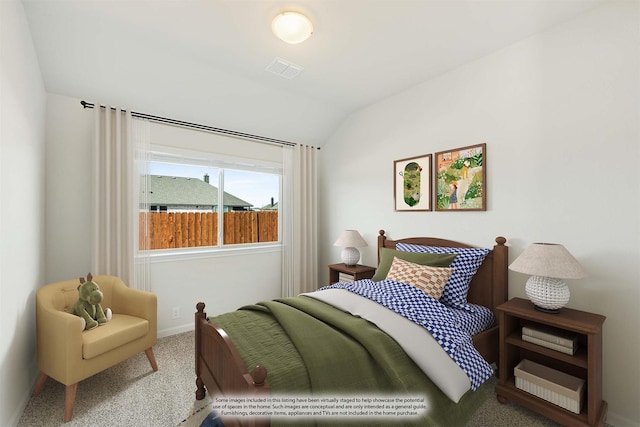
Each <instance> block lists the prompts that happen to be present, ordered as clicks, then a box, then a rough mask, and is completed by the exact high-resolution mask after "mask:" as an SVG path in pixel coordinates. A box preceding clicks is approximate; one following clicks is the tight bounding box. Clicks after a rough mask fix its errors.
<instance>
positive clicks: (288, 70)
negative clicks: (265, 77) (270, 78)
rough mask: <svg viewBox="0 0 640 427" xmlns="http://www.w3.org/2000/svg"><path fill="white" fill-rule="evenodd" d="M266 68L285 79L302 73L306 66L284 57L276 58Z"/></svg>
mask: <svg viewBox="0 0 640 427" xmlns="http://www.w3.org/2000/svg"><path fill="white" fill-rule="evenodd" d="M266 70H267V71H269V72H271V73H273V74H277V75H279V76H280V77H284V78H285V79H292V78H294V77H295V76H297V75H298V74H300V72H302V70H304V68H302V67H301V66H299V65H296V64H294V63H292V62H289V61H285V60H284V59H282V58H275V59H274V60H273V61H271V64H269V66H268V67H267V68H266Z"/></svg>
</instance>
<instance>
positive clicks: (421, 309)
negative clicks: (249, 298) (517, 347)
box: [320, 279, 495, 390]
mask: <svg viewBox="0 0 640 427" xmlns="http://www.w3.org/2000/svg"><path fill="white" fill-rule="evenodd" d="M324 289H346V290H348V291H350V292H353V293H355V294H357V295H360V296H363V297H365V298H368V299H370V300H372V301H375V302H377V303H378V304H381V305H383V306H385V307H387V308H388V309H390V310H393V311H394V312H396V313H398V314H400V315H401V316H403V317H405V318H407V319H409V320H411V321H412V322H414V323H416V324H418V325H420V326H422V327H424V328H425V329H427V330H428V331H429V333H431V335H432V336H433V338H434V339H435V340H436V341H437V342H438V344H439V345H440V346H441V347H442V349H443V350H444V351H445V352H446V353H447V354H448V355H449V356H450V357H451V358H452V359H453V360H454V361H455V362H456V364H457V365H458V366H459V367H460V368H461V369H462V370H463V371H464V373H465V374H466V375H467V377H468V378H469V381H470V382H471V388H472V389H473V390H476V389H477V388H478V387H479V386H480V385H481V384H482V383H483V382H485V381H486V380H487V379H489V377H491V375H492V374H493V368H492V367H491V365H489V364H488V363H487V362H486V361H485V360H484V359H483V358H482V356H481V355H480V353H478V351H477V350H476V349H475V347H474V346H473V343H472V340H471V335H473V334H475V333H477V332H478V331H479V330H484V329H486V328H485V327H484V324H485V323H486V324H491V325H492V324H495V318H494V317H493V313H491V311H490V310H489V314H491V315H490V316H488V315H487V313H486V310H488V309H486V310H484V307H482V309H481V310H480V312H482V313H484V315H481V316H478V315H477V314H476V313H471V312H469V311H468V310H455V309H450V308H448V307H446V306H445V305H443V304H441V303H440V302H439V301H437V300H435V299H433V298H432V297H430V296H429V295H427V294H425V293H424V292H423V291H422V290H420V289H418V288H416V287H415V286H412V285H408V284H405V283H401V282H396V281H393V280H383V281H380V282H373V281H371V280H369V279H364V280H358V281H355V282H350V283H347V282H338V283H335V284H333V285H330V286H326V287H324V288H322V289H320V290H324ZM477 307H480V306H477Z"/></svg>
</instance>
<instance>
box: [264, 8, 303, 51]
mask: <svg viewBox="0 0 640 427" xmlns="http://www.w3.org/2000/svg"><path fill="white" fill-rule="evenodd" d="M271 30H272V31H273V34H275V35H276V36H277V37H278V38H279V39H281V40H283V41H285V42H287V43H291V44H296V43H301V42H303V41H305V40H306V39H308V38H309V37H310V36H311V34H313V24H312V23H311V21H310V20H309V18H307V17H306V16H304V15H303V14H301V13H298V12H282V13H281V14H279V15H278V16H276V17H275V18H273V22H272V23H271Z"/></svg>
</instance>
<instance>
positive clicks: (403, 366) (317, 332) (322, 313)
mask: <svg viewBox="0 0 640 427" xmlns="http://www.w3.org/2000/svg"><path fill="white" fill-rule="evenodd" d="M210 321H212V322H214V323H216V324H218V325H220V326H221V327H222V328H223V329H224V330H225V331H226V332H227V333H228V334H229V336H230V337H231V338H232V339H233V342H234V344H235V345H236V347H237V349H238V351H239V353H240V355H241V356H242V358H243V360H244V361H245V364H246V366H247V367H248V368H252V367H253V366H255V365H258V364H260V365H263V366H265V367H266V368H267V372H268V375H267V381H268V383H269V384H270V386H271V390H272V395H277V394H286V395H289V396H291V395H310V394H315V395H322V394H333V395H336V396H338V397H340V396H343V395H352V394H372V393H375V394H384V395H389V394H393V395H401V394H407V395H411V396H417V395H419V396H425V398H426V402H427V405H428V406H429V408H430V409H429V410H427V411H426V412H425V416H424V417H422V418H421V419H407V418H404V419H398V421H396V420H390V419H384V420H382V419H376V418H373V419H369V420H366V421H362V420H361V421H358V422H350V423H345V422H342V421H341V422H339V423H336V422H335V421H333V425H359V424H360V425H366V426H372V425H385V426H386V425H419V426H427V425H434V426H435V425H437V426H459V425H464V424H465V423H466V422H467V421H468V419H469V417H470V416H471V415H472V414H473V412H474V411H475V410H476V409H477V407H478V406H479V405H480V404H481V403H482V401H483V400H484V398H485V397H486V392H485V391H484V388H480V389H478V390H477V391H476V392H467V394H465V396H463V398H462V399H461V400H460V402H459V403H458V404H455V403H453V402H452V401H451V400H449V399H448V398H447V397H446V396H445V395H444V394H443V393H442V392H441V391H440V390H439V389H438V388H437V387H436V386H435V385H434V384H433V383H432V382H431V381H430V380H429V379H428V378H427V377H426V376H425V375H424V373H423V372H422V370H420V368H418V367H417V366H416V365H415V363H414V362H413V361H412V360H411V359H410V358H409V357H408V356H407V355H406V354H405V352H404V351H403V350H402V348H401V347H400V346H399V345H398V344H397V343H396V341H395V340H393V339H392V338H391V337H389V336H388V335H387V334H386V333H384V332H382V331H381V330H380V329H378V328H377V327H376V326H375V325H373V324H372V323H370V322H368V321H367V320H364V319H362V318H360V317H355V316H352V315H350V314H348V313H345V312H343V311H341V310H338V309H336V308H334V307H332V306H330V305H328V304H325V303H324V302H321V301H318V300H315V299H313V298H309V297H305V296H299V297H294V298H285V299H279V300H275V301H267V302H261V303H258V304H256V305H251V306H246V307H242V308H241V309H240V310H238V311H235V312H232V313H227V314H223V315H220V316H217V317H213V318H211V319H210ZM287 421H291V420H286V419H278V418H273V419H272V425H279V424H285V425H286V424H287ZM302 421H303V420H301V419H297V420H295V422H293V423H292V424H293V425H297V426H300V425H303V424H304V423H306V425H332V423H331V422H329V421H328V419H326V418H325V419H323V418H318V419H316V420H315V423H314V422H307V421H308V420H306V421H304V423H303V422H302ZM376 423H377V424H376ZM289 425H291V424H289Z"/></svg>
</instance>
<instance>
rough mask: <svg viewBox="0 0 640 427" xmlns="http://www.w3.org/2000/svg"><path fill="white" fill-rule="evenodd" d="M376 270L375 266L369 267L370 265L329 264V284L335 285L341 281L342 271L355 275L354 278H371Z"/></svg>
mask: <svg viewBox="0 0 640 427" xmlns="http://www.w3.org/2000/svg"><path fill="white" fill-rule="evenodd" d="M375 272H376V268H375V267H369V266H368V265H361V264H357V265H352V266H347V265H345V264H344V263H340V264H330V265H329V284H330V285H333V284H334V283H336V282H339V281H340V279H339V277H340V273H344V274H347V275H349V276H351V277H353V280H360V279H371V278H372V277H373V275H374V274H375Z"/></svg>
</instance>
